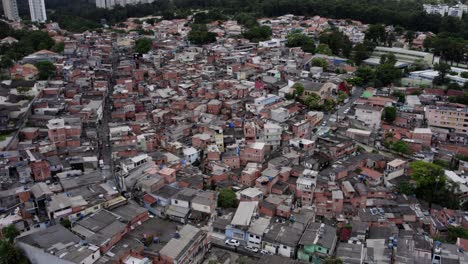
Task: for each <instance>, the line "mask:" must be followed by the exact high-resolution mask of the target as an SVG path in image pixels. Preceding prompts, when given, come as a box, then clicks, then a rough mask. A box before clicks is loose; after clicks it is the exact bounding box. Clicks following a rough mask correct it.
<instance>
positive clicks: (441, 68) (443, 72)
mask: <svg viewBox="0 0 468 264" xmlns="http://www.w3.org/2000/svg"><path fill="white" fill-rule="evenodd" d="M450 69H451V67H450V65H448V64H447V63H444V62H440V63H436V64H435V65H434V70H436V71H438V72H439V75H438V76H437V77H436V78H434V84H437V85H440V84H444V83H447V78H446V76H447V74H448V73H449V72H450Z"/></svg>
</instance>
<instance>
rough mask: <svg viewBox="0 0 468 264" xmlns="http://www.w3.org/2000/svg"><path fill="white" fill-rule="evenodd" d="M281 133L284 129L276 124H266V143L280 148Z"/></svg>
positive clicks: (264, 131) (264, 133) (264, 132)
mask: <svg viewBox="0 0 468 264" xmlns="http://www.w3.org/2000/svg"><path fill="white" fill-rule="evenodd" d="M281 133H283V128H282V127H281V126H280V125H278V124H275V123H271V122H269V123H266V124H265V126H264V128H263V135H264V141H265V143H266V144H267V145H269V146H273V147H276V146H279V145H280V144H281Z"/></svg>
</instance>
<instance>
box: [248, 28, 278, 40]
mask: <svg viewBox="0 0 468 264" xmlns="http://www.w3.org/2000/svg"><path fill="white" fill-rule="evenodd" d="M243 35H244V38H246V39H248V40H250V41H252V42H259V41H265V40H268V39H270V37H271V28H270V27H268V26H256V27H253V28H250V29H249V30H248V31H246V32H244V34H243Z"/></svg>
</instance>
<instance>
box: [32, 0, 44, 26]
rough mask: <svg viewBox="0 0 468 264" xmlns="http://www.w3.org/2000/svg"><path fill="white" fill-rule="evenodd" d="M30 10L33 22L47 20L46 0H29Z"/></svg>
mask: <svg viewBox="0 0 468 264" xmlns="http://www.w3.org/2000/svg"><path fill="white" fill-rule="evenodd" d="M29 10H30V12H31V21H32V22H40V23H44V22H46V21H47V15H46V8H45V4H44V0H29Z"/></svg>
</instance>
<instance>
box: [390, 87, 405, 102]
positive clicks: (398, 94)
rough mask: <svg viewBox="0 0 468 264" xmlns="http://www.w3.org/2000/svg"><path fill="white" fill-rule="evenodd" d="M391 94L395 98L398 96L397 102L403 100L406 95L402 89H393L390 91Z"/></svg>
mask: <svg viewBox="0 0 468 264" xmlns="http://www.w3.org/2000/svg"><path fill="white" fill-rule="evenodd" d="M392 95H393V96H395V97H396V98H398V102H400V103H404V102H405V98H406V95H405V93H404V92H403V91H399V90H397V91H394V92H393V93H392Z"/></svg>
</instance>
